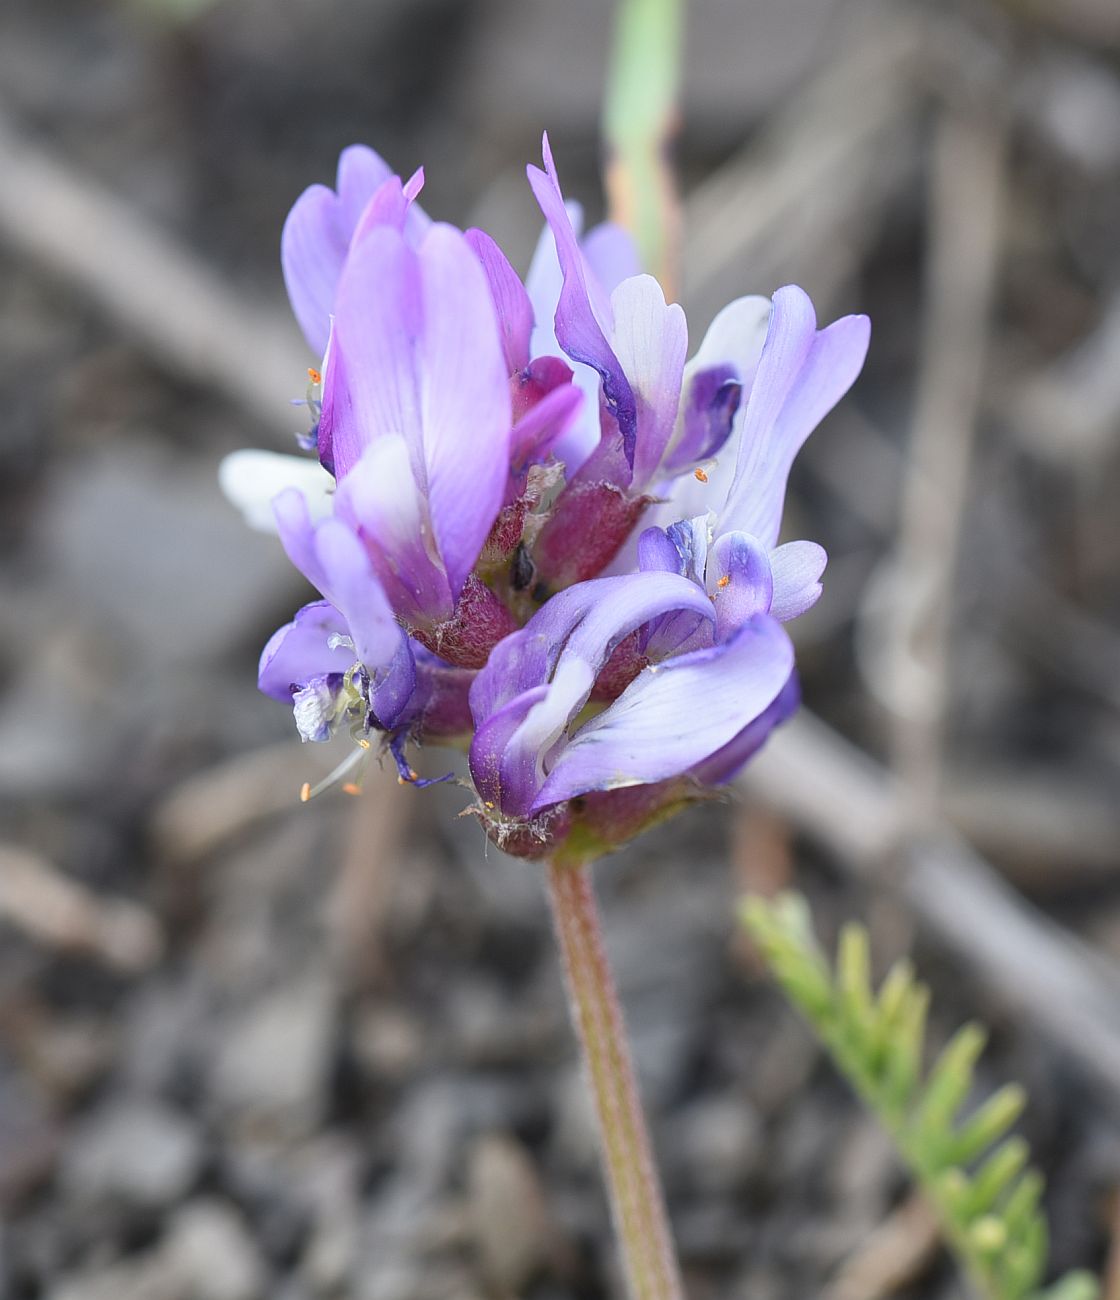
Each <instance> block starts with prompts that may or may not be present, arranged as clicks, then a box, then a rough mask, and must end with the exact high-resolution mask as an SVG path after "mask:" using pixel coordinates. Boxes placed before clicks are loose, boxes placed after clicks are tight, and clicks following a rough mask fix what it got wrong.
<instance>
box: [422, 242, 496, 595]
mask: <svg viewBox="0 0 1120 1300" xmlns="http://www.w3.org/2000/svg"><path fill="white" fill-rule="evenodd" d="M420 251H421V258H422V261H423V282H422V287H423V306H424V333H423V335H422V337H421V339H420V341H419V346H418V349H417V366H418V369H419V372H420V385H421V390H420V391H421V419H422V427H423V430H424V454H425V459H426V462H427V473H428V499H429V501H430V503H431V514H432V527H433V529H434V531H435V537H436V542H437V544H438V546H439V552H440V555H441V556H442V558H443V562H444V566H445V567H446V569H447V576H448V579H449V580H450V582H451V590H452V594H453V595H454V596H456V597H458V594H459V592H460V591H461V590H462V587H463V583H464V582H465V581H466V578H467V574H469V573H470V571H471V569H472V568H473V567H474V563H475V560H477V559H478V553H479V551H481V550H482V544H483V542H485V541H486V536H487V534H488V533H489V531H490V528H491V525H492V524H493V522H494V520H495V518H496V517H497V514H498V511H499V510H500V509H501V505H502V500H503V497H504V495H505V487H506V479H507V476H508V473H509V440H510V428H511V425H512V418H511V408H510V395H509V382H508V380H509V376H508V373H507V371H506V366H505V362H504V360H503V357H502V347H501V339H500V334H499V329H498V321H497V318H496V316H495V314H494V304H493V302H492V300H491V297H490V289H489V286H488V284H487V282H486V276H485V275H484V273H483V270H482V267H481V266H480V265H479V262H478V259H477V258H476V257H475V254H474V253H473V252H472V251H471V247H470V245H469V244H468V243H467V241H466V239H465V238H464V237H463V235H462V234H461V233H460V232H459V231H458V230H455V229H454V228H453V227H452V226H445V225H435V226H433V227H432V229H431V232H430V233H429V234H428V236H427V238H426V239H425V241H424V243H423V245H422V247H421V250H420Z"/></svg>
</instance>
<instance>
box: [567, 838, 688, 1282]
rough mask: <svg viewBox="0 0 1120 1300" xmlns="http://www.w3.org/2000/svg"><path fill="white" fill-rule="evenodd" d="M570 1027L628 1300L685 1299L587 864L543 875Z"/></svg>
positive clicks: (571, 865)
mask: <svg viewBox="0 0 1120 1300" xmlns="http://www.w3.org/2000/svg"><path fill="white" fill-rule="evenodd" d="M548 883H549V896H550V899H551V902H552V916H553V921H554V923H555V926H556V936H557V939H558V940H559V943H560V949H561V952H562V953H563V957H564V973H565V976H566V985H567V990H568V998H569V1006H570V1010H571V1016H572V1021H573V1024H574V1025H575V1028H576V1032H577V1034H578V1037H579V1041H580V1045H581V1047H582V1049H583V1061H584V1065H585V1067H586V1070H587V1075H588V1079H589V1080H590V1083H591V1092H592V1096H593V1098H594V1101H595V1112H596V1116H597V1118H598V1122H599V1137H600V1141H601V1145H602V1155H603V1162H604V1165H605V1167H606V1173H607V1186H608V1189H609V1191H610V1201H611V1212H612V1216H613V1218H614V1224H615V1230H616V1231H617V1233H618V1237H619V1243H620V1247H621V1251H622V1257H623V1261H624V1263H625V1267H626V1276H627V1280H628V1282H629V1287H630V1295H631V1297H632V1300H682V1297H683V1291H682V1288H681V1281H680V1270H679V1268H678V1265H677V1261H676V1255H675V1253H674V1250H673V1243H672V1238H671V1237H670V1235H669V1224H668V1219H667V1217H666V1214H665V1203H664V1198H663V1197H662V1193H661V1186H660V1184H659V1182H658V1178H657V1172H656V1169H655V1167H654V1163H653V1155H652V1152H651V1149H650V1142H649V1136H648V1134H647V1133H646V1125H645V1119H644V1117H643V1115H642V1106H641V1101H640V1100H639V1097H638V1089H637V1084H636V1082H635V1078H634V1067H633V1064H632V1062H631V1060H630V1049H629V1046H628V1043H627V1038H626V1026H625V1023H624V1022H623V1018H622V1008H621V1007H620V1006H619V1002H618V995H617V993H616V992H615V987H614V980H613V978H612V976H611V970H610V966H609V964H608V962H607V954H606V952H605V950H604V947H603V937H602V928H601V926H600V923H599V909H598V907H597V906H596V903H595V895H594V892H593V891H592V887H591V873H590V869H589V868H588V867H587V866H586V865H584V864H570V863H559V862H553V863H551V864H550V865H549V872H548Z"/></svg>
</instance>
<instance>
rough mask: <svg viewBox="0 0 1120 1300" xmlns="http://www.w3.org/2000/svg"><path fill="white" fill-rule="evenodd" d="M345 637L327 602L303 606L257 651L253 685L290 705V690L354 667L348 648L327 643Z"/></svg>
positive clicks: (347, 633)
mask: <svg viewBox="0 0 1120 1300" xmlns="http://www.w3.org/2000/svg"><path fill="white" fill-rule="evenodd" d="M349 636H350V629H349V628H348V627H347V625H346V620H345V619H344V618H343V617H342V615H341V614H340V613H339V612H338V610H337V609H335V607H334V606H333V605H332V604H330V602H329V601H325V600H316V601H313V602H312V603H311V604H310V605H304V607H303V608H302V609H301V610H299V611H298V612H297V614H296V616H295V618H294V619H293V620H292V621H291V622H290V623H286V624H285V625H284V626H283V627H282V628H280V629H279V631H277V632H275V633H274V634H273V635H272V637H271V638H270V640H269V642H268V644H267V645H266V646H265V648H264V650H263V651H262V652H261V662H260V668H259V670H258V674H257V684H258V685H259V686H260V689H261V690H262V691H263V692H264V693H265V695H270V696H271V697H272V698H273V699H274V700H281V701H283V702H284V703H286V704H288V703H291V699H292V693H293V691H295V690H297V689H298V688H299V687H300V686H303V685H305V684H306V683H307V682H309V681H311V679H312V678H314V677H322V676H326V675H327V674H329V673H344V672H345V671H346V670H347V669H348V668H350V667H351V666H352V665H353V664H354V662H355V660H356V659H357V654H356V653H355V651H354V649H353V647H352V646H351V647H347V646H345V645H336V646H335V647H334V648H332V647H331V646H330V645H329V644H328V642H329V640H330V638H331V637H349Z"/></svg>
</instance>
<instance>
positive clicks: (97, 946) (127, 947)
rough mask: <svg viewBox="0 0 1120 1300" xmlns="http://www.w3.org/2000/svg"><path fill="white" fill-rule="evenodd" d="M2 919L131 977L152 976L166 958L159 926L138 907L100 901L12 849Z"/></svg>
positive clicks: (1, 863)
mask: <svg viewBox="0 0 1120 1300" xmlns="http://www.w3.org/2000/svg"><path fill="white" fill-rule="evenodd" d="M0 918H3V920H5V921H7V922H9V923H10V924H12V925H15V926H17V927H18V928H19V929H21V930H22V931H23V932H24V933H25V934H27V935H28V936H29V937H31V938H32V939H35V940H36V941H37V942H39V943H42V944H45V945H47V946H48V947H51V948H57V949H60V950H61V951H63V952H71V953H77V954H79V955H81V956H86V957H93V958H95V959H96V960H97V961H100V962H103V963H104V964H105V965H106V966H109V967H110V968H111V969H113V970H117V971H121V972H122V973H125V974H132V973H135V972H137V971H142V970H146V969H147V968H148V967H149V966H151V965H152V964H153V963H154V962H156V961H158V960H159V957H160V955H161V953H162V952H163V933H162V931H161V930H160V926H159V923H158V922H157V921H156V919H155V917H153V916H152V914H151V913H150V912H148V911H147V910H146V909H145V908H143V907H141V906H140V905H139V904H138V903H133V902H130V901H129V900H127V899H124V898H111V899H109V898H99V897H98V896H97V895H96V894H93V893H92V892H91V891H90V890H88V889H87V888H86V887H85V886H84V885H81V884H79V883H78V882H77V881H76V880H71V879H69V878H68V877H67V876H64V875H62V873H61V872H59V871H58V870H57V869H56V868H55V867H53V866H52V865H51V864H50V863H49V862H47V861H46V860H45V859H43V858H41V857H39V856H38V855H37V854H35V853H32V852H31V851H30V850H28V849H24V848H19V847H17V846H16V845H11V844H5V845H3V846H0Z"/></svg>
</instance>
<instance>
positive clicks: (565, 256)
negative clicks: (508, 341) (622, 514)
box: [528, 136, 635, 465]
mask: <svg viewBox="0 0 1120 1300" xmlns="http://www.w3.org/2000/svg"><path fill="white" fill-rule="evenodd" d="M544 161H545V168H546V170H545V171H543V172H542V171H541V170H540V169H539V168H537V167H530V168H528V176H529V184H530V186H531V187H532V190H533V193H534V194H535V195H536V199H537V202H538V203H539V204H540V207H541V211H542V212H543V213H544V216H545V220H546V221H547V222H548V224H549V226H550V227H551V229H552V234H553V238H554V239H555V240H556V253H557V256H558V258H559V260H560V269H561V271H562V272H563V276H564V284H563V288H562V289H561V291H560V299H559V302H558V303H557V307H556V337H557V339H558V340H559V343H560V346H561V347H562V348H563V349H564V351H565V353H567V355H568V356H570V357H571V358H572V359H573V360H574V361H579V362H582V363H583V364H585V365H588V366H591V367H592V368H593V369H594V370H597V371H598V372H599V375H600V376H601V377H602V381H603V397H604V399H605V401H606V405H607V409H608V410H609V411H610V412H611V414H613V415H614V417H615V419H616V420H617V421H618V427H619V431H620V433H621V434H622V442H623V446H624V448H625V450H626V457H627V460H628V461H629V462H630V464H631V465H632V464H633V460H634V423H635V403H634V394H633V392H632V391H631V388H630V385H629V383H628V382H627V380H626V376H625V375H624V374H623V373H622V368H621V366H620V365H619V362H618V358H617V357H616V356H615V354H614V352H613V351H612V349H611V346H610V344H609V343H608V342H607V336H606V334H605V333H604V327H605V328H606V329H610V328H611V325H612V322H611V319H610V315H609V306H608V305H607V304H605V303H603V302H601V301H600V302H598V303H596V301H595V299H596V297H597V296H598V295H597V294H595V293H594V292H593V290H594V289H595V288H596V287H597V286H596V285H595V283H594V281H593V279H591V278H590V277H589V275H588V273H587V270H586V267H585V264H584V259H583V256H582V254H581V252H580V249H579V244H578V242H577V240H576V234H575V231H574V230H573V228H572V223H571V220H570V219H569V217H568V213H567V211H566V210H565V208H564V197H563V195H562V193H561V192H560V185H559V182H558V180H557V178H556V168H555V166H554V164H553V161H552V152H551V150H550V149H549V147H548V138H547V136H546V137H545V141H544Z"/></svg>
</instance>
